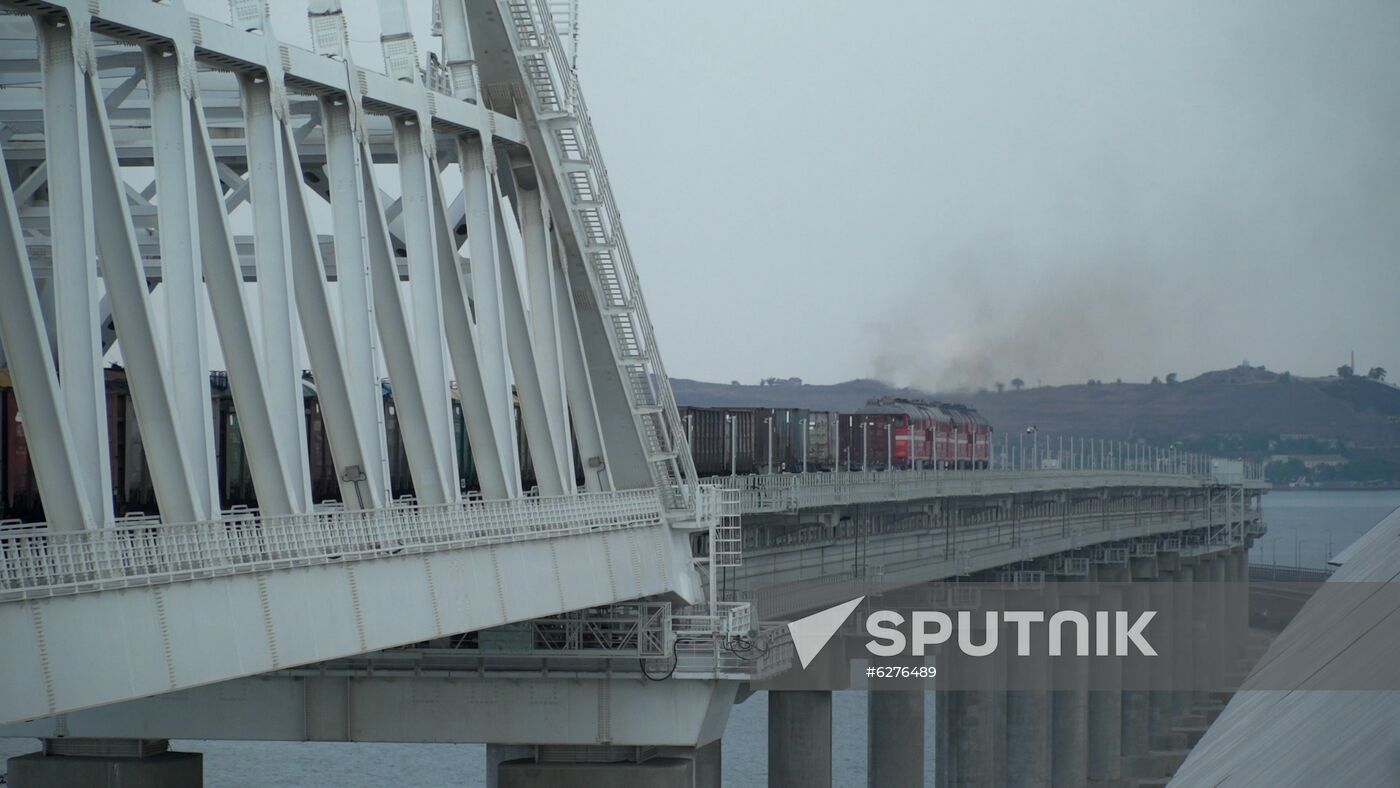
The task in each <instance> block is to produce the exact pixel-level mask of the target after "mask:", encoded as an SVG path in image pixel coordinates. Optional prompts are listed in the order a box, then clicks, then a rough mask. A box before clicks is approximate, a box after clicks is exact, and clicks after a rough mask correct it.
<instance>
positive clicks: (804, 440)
mask: <svg viewBox="0 0 1400 788" xmlns="http://www.w3.org/2000/svg"><path fill="white" fill-rule="evenodd" d="M797 423H798V424H801V425H802V472H803V473H806V472H807V430H809V429H811V428H812V424H811V419H810V417H809V418H806V419H801V420H799V421H798V422H797Z"/></svg>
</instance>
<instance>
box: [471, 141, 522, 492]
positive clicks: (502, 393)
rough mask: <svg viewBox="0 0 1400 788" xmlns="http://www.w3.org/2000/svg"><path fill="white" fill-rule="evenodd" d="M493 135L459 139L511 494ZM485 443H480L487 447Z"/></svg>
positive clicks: (486, 375)
mask: <svg viewBox="0 0 1400 788" xmlns="http://www.w3.org/2000/svg"><path fill="white" fill-rule="evenodd" d="M489 146H490V140H489V138H486V137H482V138H477V139H467V138H465V137H463V138H460V139H458V141H457V161H458V163H459V164H460V165H461V168H462V197H463V199H464V200H465V205H466V223H467V244H468V249H469V250H470V255H471V263H472V265H471V284H472V287H471V293H472V300H473V304H474V306H475V316H476V329H477V337H478V338H479V340H480V344H479V345H478V347H477V350H478V353H479V357H478V361H479V364H480V369H481V381H482V386H483V387H484V389H485V392H486V403H487V406H488V407H489V408H490V410H491V419H492V423H493V424H496V425H498V429H497V430H496V435H495V437H496V453H497V455H498V456H500V458H501V460H502V465H503V468H504V470H505V474H506V480H507V483H508V484H509V485H510V490H511V494H512V495H519V494H520V459H519V457H518V456H517V455H516V451H515V446H516V438H515V419H514V416H513V414H512V407H511V394H510V383H511V380H510V370H509V369H508V365H507V358H508V357H509V356H508V351H507V349H506V334H505V312H504V309H503V306H502V296H501V283H500V276H499V270H500V265H501V263H500V256H499V254H498V249H497V237H496V209H497V208H496V206H497V203H496V195H495V186H494V185H493V181H494V180H495V178H494V171H495V168H496V156H495V154H494V153H493V152H491V151H490V150H489ZM485 449H486V447H481V450H483V451H484V450H485Z"/></svg>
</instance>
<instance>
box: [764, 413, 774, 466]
mask: <svg viewBox="0 0 1400 788" xmlns="http://www.w3.org/2000/svg"><path fill="white" fill-rule="evenodd" d="M763 425H764V427H765V428H766V429H767V430H768V475H770V476H771V475H773V417H772V416H768V417H766V418H765V419H764V420H763Z"/></svg>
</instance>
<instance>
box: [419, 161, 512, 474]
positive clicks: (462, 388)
mask: <svg viewBox="0 0 1400 788" xmlns="http://www.w3.org/2000/svg"><path fill="white" fill-rule="evenodd" d="M446 205H447V200H446V199H445V198H444V197H443V192H442V180H441V179H440V178H437V177H434V178H433V209H434V211H436V214H435V216H436V217H440V218H439V221H442V222H444V224H443V227H444V228H448V227H451V224H449V223H445V222H446V219H447V215H446ZM438 275H439V278H440V280H441V287H442V317H443V328H444V329H446V331H447V349H448V352H449V353H450V354H451V355H452V366H453V368H454V369H455V370H456V372H457V391H458V393H459V395H460V396H461V398H462V419H463V421H464V422H465V426H466V430H467V440H468V443H470V444H471V446H472V457H473V460H474V462H475V465H476V476H477V481H478V483H479V484H480V485H481V494H482V495H483V496H485V497H486V498H492V499H500V498H508V497H510V495H511V491H512V490H513V489H515V487H513V486H512V485H510V484H507V482H506V473H505V463H503V462H502V459H501V457H500V455H499V454H497V452H496V446H497V445H498V444H497V442H496V431H497V430H499V429H505V427H506V425H505V424H504V422H499V423H498V422H497V421H495V420H493V419H492V414H491V408H490V405H489V404H488V402H487V398H486V388H485V386H484V384H483V383H482V379H481V353H480V348H481V339H480V337H479V336H478V335H477V331H476V322H475V321H474V320H473V319H472V310H471V305H470V298H469V296H468V292H469V290H470V286H469V283H468V281H467V279H466V277H464V276H463V275H462V260H461V258H460V257H459V256H458V254H457V248H456V243H455V242H454V241H453V240H452V238H451V234H450V233H449V232H447V231H446V230H444V231H443V232H440V233H438ZM516 486H518V485H516Z"/></svg>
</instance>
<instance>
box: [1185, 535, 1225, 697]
mask: <svg viewBox="0 0 1400 788" xmlns="http://www.w3.org/2000/svg"><path fill="white" fill-rule="evenodd" d="M1215 565H1216V561H1215V558H1214V556H1209V555H1203V556H1201V557H1200V558H1198V559H1196V567H1195V570H1196V572H1195V586H1194V587H1193V588H1192V589H1191V643H1192V646H1193V648H1192V656H1191V670H1192V674H1193V677H1194V679H1195V681H1194V684H1193V687H1194V688H1193V690H1192V692H1191V709H1190V710H1189V712H1188V713H1192V712H1195V710H1196V709H1198V708H1203V707H1205V706H1206V705H1207V704H1208V703H1209V701H1210V689H1209V688H1210V687H1212V686H1214V680H1213V673H1214V670H1215V665H1214V664H1213V661H1212V660H1211V656H1212V655H1211V652H1212V650H1213V648H1212V646H1213V640H1214V639H1215V638H1216V637H1218V636H1219V632H1220V622H1219V612H1220V611H1219V607H1218V606H1217V604H1216V603H1217V601H1218V599H1217V596H1216V588H1215V585H1214V574H1215Z"/></svg>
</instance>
